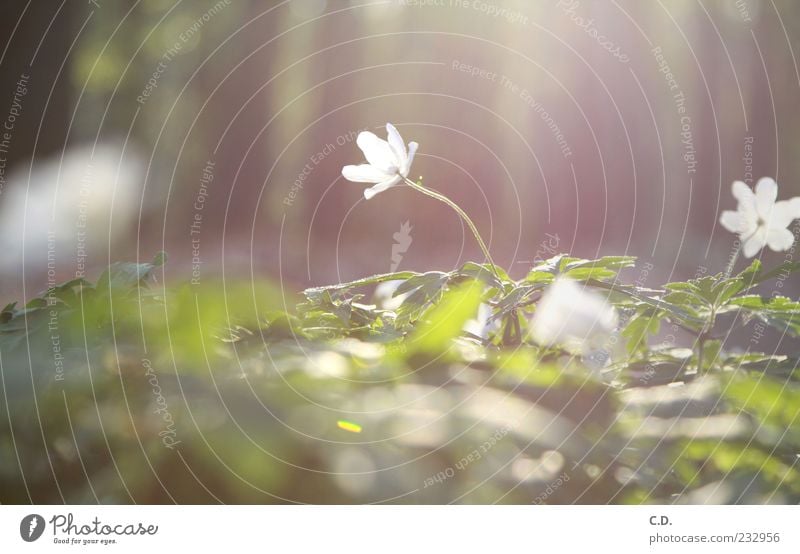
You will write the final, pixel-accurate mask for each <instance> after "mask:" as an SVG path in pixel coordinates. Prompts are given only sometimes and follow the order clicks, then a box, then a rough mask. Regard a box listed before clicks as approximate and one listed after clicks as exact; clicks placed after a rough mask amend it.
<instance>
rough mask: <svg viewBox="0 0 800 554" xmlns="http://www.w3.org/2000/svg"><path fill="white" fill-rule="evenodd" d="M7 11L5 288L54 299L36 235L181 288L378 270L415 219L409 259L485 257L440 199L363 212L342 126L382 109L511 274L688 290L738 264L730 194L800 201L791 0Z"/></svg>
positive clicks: (396, 198)
mask: <svg viewBox="0 0 800 554" xmlns="http://www.w3.org/2000/svg"><path fill="white" fill-rule="evenodd" d="M1 9H2V23H0V24H1V25H3V27H4V32H3V36H4V37H6V40H5V44H4V49H3V51H2V57H0V67H2V71H3V81H2V82H3V90H2V94H1V95H0V99H2V105H3V106H8V107H9V108H10V107H11V106H12V105H13V103H14V99H15V91H16V90H17V88H18V87H17V83H18V82H19V80H20V78H21V77H24V76H25V75H29V79H28V80H27V86H26V89H27V91H26V93H25V94H23V95H22V98H21V100H22V101H21V102H20V104H21V113H20V115H19V117H18V119H17V121H16V124H15V125H14V130H13V132H12V136H11V140H10V145H9V147H8V148H7V154H6V158H7V161H6V163H5V168H4V174H3V189H2V193H0V216H1V217H2V223H0V226H2V229H1V230H2V242H3V245H4V249H5V255H4V256H3V264H4V268H3V275H4V277H3V279H2V289H1V290H0V293H2V294H3V296H4V297H6V298H7V297H16V296H18V295H19V293H20V292H21V290H22V285H23V275H22V269H23V267H24V268H25V275H24V280H25V281H26V282H27V283H26V284H27V285H28V286H30V287H33V288H34V289H36V290H37V291H38V290H40V289H42V288H44V287H45V285H46V283H45V282H44V279H45V275H46V271H45V269H46V265H47V264H46V262H47V258H46V255H47V252H48V248H47V236H46V233H47V232H48V231H53V232H54V233H55V234H56V235H57V241H58V243H59V245H58V246H57V247H53V245H52V244H51V247H50V251H51V255H54V256H55V257H56V258H57V263H56V267H57V272H58V278H59V279H64V278H69V277H70V276H72V274H73V273H75V272H76V270H79V269H80V267H76V266H79V265H80V264H84V265H85V267H86V269H87V271H88V270H91V269H95V270H99V268H102V267H105V266H106V265H107V264H108V262H109V261H115V260H119V259H123V258H125V259H139V258H141V259H144V260H149V259H150V258H151V257H152V255H153V253H154V252H155V251H157V250H161V249H163V250H166V251H167V252H168V253H169V254H170V260H171V263H170V265H169V267H168V269H167V271H168V273H169V275H170V277H174V278H176V279H189V278H191V276H192V261H193V258H194V262H195V264H194V265H195V270H197V266H198V263H197V262H198V261H199V262H200V263H201V264H202V265H201V267H202V270H201V272H202V274H203V275H219V274H220V273H221V272H222V271H223V268H224V270H225V271H226V272H231V273H233V274H242V275H247V276H249V275H250V272H251V271H252V272H254V274H256V275H263V276H270V277H274V278H281V279H283V280H286V281H288V283H289V284H290V287H291V288H295V289H296V288H300V287H303V286H308V285H311V284H321V283H324V282H333V281H336V280H337V279H350V278H355V277H358V276H361V275H365V274H371V273H376V272H385V271H388V270H389V268H390V266H391V265H392V245H393V244H394V243H395V239H394V238H393V235H394V234H395V233H397V232H398V231H400V230H401V226H402V225H403V224H404V223H405V222H409V226H410V227H411V231H410V232H409V233H410V237H411V244H410V245H409V247H408V249H407V252H406V253H405V254H404V255H403V257H402V262H401V264H400V269H405V268H408V269H417V270H426V269H442V270H447V269H451V268H453V267H456V266H457V265H459V264H460V263H463V262H464V261H466V260H468V259H477V258H478V257H479V256H480V252H479V250H478V249H477V247H476V246H475V245H474V244H473V243H472V241H471V240H470V238H469V236H467V235H466V234H465V229H464V228H463V227H462V226H461V224H460V223H459V222H458V219H457V217H456V216H455V214H453V213H451V212H449V211H448V210H447V208H446V207H444V206H441V205H437V203H436V202H433V201H427V200H424V199H420V198H418V197H417V195H415V194H413V193H412V192H411V191H407V190H404V191H401V190H397V191H392V192H391V193H389V194H386V195H381V196H380V197H378V198H376V199H375V200H373V201H371V202H365V201H364V200H363V198H362V196H361V192H362V187H360V186H358V185H355V184H352V183H347V182H344V181H343V180H342V178H341V177H340V173H339V172H340V169H341V167H342V165H344V164H347V163H357V162H358V161H359V160H360V159H361V156H362V155H361V152H360V151H359V150H358V149H357V148H356V146H355V144H354V141H353V137H354V135H355V133H356V132H357V131H358V130H362V129H366V128H371V129H373V130H378V129H379V128H380V127H381V126H382V125H383V124H384V123H385V122H386V121H391V122H393V123H395V124H396V125H397V127H398V128H399V129H400V132H401V133H402V134H403V135H404V137H405V139H406V140H407V141H408V140H416V141H417V142H419V143H420V145H421V147H420V152H419V155H418V157H417V160H416V162H415V164H414V167H413V169H412V174H413V175H414V176H415V177H416V176H419V175H422V176H424V178H425V182H426V183H427V184H428V185H429V186H432V187H434V188H438V189H440V190H441V191H443V192H445V193H446V194H448V195H449V196H451V197H452V198H453V199H454V200H456V201H457V202H458V203H459V204H460V205H462V206H464V207H465V208H466V209H467V211H468V212H469V213H470V214H472V217H473V218H474V219H475V220H476V222H477V224H478V226H479V228H480V229H482V230H483V232H484V233H485V234H486V235H488V237H489V239H490V241H491V246H490V248H491V250H492V251H493V252H494V257H495V259H496V260H497V261H498V263H500V264H501V265H503V266H505V267H508V268H509V269H510V270H511V272H512V274H515V273H516V274H521V273H523V272H524V271H525V270H526V269H527V268H528V267H530V262H531V260H533V258H535V257H536V256H537V251H541V247H542V245H543V244H551V243H553V242H554V240H553V239H552V238H548V237H553V236H555V237H558V239H557V242H558V250H562V251H569V252H571V253H573V254H574V255H576V256H586V257H593V256H597V255H602V254H607V253H615V254H632V255H637V256H639V257H640V259H643V260H646V261H649V262H651V263H653V264H654V266H655V270H654V274H659V275H663V276H670V275H672V276H673V277H675V278H681V277H691V276H693V275H694V274H695V273H696V272H697V271H698V268H703V267H706V268H707V267H711V268H714V269H715V270H716V269H717V268H721V267H723V266H724V263H725V262H726V260H727V258H728V256H729V255H730V252H731V248H732V243H733V237H732V236H730V235H729V234H727V233H726V232H724V231H723V230H721V228H720V226H719V225H718V224H717V223H716V221H717V217H718V213H719V211H720V210H721V209H722V208H730V207H732V205H733V200H732V198H731V197H730V194H729V190H730V189H729V187H730V183H731V181H733V180H735V179H747V180H748V181H750V182H751V184H752V183H753V182H754V179H755V180H757V179H758V177H760V176H764V175H769V176H774V177H775V178H776V179H777V180H778V182H779V183H780V184H781V186H782V188H781V196H782V197H788V196H792V195H797V194H800V157H798V156H797V151H798V147H800V133H798V129H800V125H798V123H800V121H798V118H800V114H798V110H797V98H798V92H800V73H798V68H797V61H796V59H795V54H794V52H795V51H796V50H797V47H798V41H800V17H799V15H800V5H798V4H797V3H796V2H792V1H754V0H747V1H744V0H742V1H738V2H734V1H722V0H703V1H695V0H692V1H688V0H687V1H678V2H668V3H663V2H655V3H645V2H637V1H618V2H615V1H612V2H608V3H605V2H604V3H595V2H591V3H590V2H583V3H580V2H574V1H566V0H565V1H561V2H558V1H555V0H554V1H552V2H521V1H520V2H514V1H506V2H502V3H500V2H498V3H497V4H492V3H491V2H483V1H480V2H474V1H472V0H471V1H469V2H466V1H465V2H455V1H451V0H437V1H435V2H431V1H430V0H429V1H422V2H419V1H417V2H412V1H400V0H391V1H377V2H348V1H344V0H339V1H336V0H330V1H325V0H292V1H290V2H277V1H275V2H271V1H244V0H241V1H240V0H237V1H227V2H226V1H218V0H208V1H197V2H185V1H183V2H181V1H177V2H172V1H166V0H136V1H134V0H127V1H118V2H103V1H100V0H98V1H97V2H88V3H81V2H24V1H17V2H5V3H4V5H3V7H2V8H1ZM493 10H494V11H493ZM502 10H504V11H502ZM596 37H600V38H596ZM606 37H607V38H606ZM658 49H660V50H658ZM665 66H666V69H667V70H668V71H669V72H670V73H671V74H672V75H671V76H672V78H673V79H672V80H668V78H667V74H666V70H663V68H664V67H665ZM473 68H477V69H475V70H474V71H473ZM673 84H674V85H675V86H674V87H672V88H670V87H671V86H672V85H673ZM678 94H680V95H682V97H683V100H680V101H679V100H678V98H676V96H675V95H678ZM17 96H20V95H19V94H17ZM681 107H682V108H683V109H684V110H685V111H684V112H679V109H680V108H681ZM3 111H5V109H4V110H3ZM778 114H780V115H778ZM684 117H688V119H683V118H684ZM687 131H688V133H689V134H688V135H682V133H686V132H687ZM685 139H688V141H687V140H685ZM687 153H688V155H689V157H687V158H685V157H684V156H685V155H687ZM304 168H308V169H306V170H304ZM296 182H299V184H300V185H302V188H299V187H297V186H294V188H293V185H294V184H295V183H296ZM293 191H294V192H293ZM201 193H202V194H201ZM82 194H83V195H82ZM206 194H207V195H206ZM198 195H202V196H203V198H202V199H203V200H205V202H204V206H203V210H202V229H201V230H198V232H197V233H195V234H194V235H192V234H191V229H192V227H191V225H192V223H193V222H194V221H195V220H194V218H195V216H196V214H198V209H197V207H196V200H197V198H198ZM82 199H86V200H88V203H89V204H90V206H89V207H88V208H87V207H86V206H85V205H84V206H83V209H84V211H85V212H86V213H83V214H82V213H81V200H82ZM112 208H113V209H112ZM87 210H88V211H87ZM82 215H83V216H85V217H84V221H83V222H84V223H87V222H88V224H87V225H86V227H87V231H88V233H87V235H86V236H87V237H88V239H87V240H86V241H85V243H81V242H80V240H82V239H80V238H79V236H78V235H77V233H78V232H79V231H81V230H82V229H83V228H82V227H81V226H80V225H78V224H76V222H77V221H78V219H79V218H80V217H81V216H82ZM548 233H549V235H548ZM431 237H435V240H433V239H432V238H431ZM193 238H194V239H200V238H201V239H202V240H201V241H200V242H198V240H195V242H193V241H192V239H193ZM76 242H77V246H76ZM62 244H64V246H61V245H62ZM81 247H85V252H84V250H81ZM23 251H26V253H25V263H24V264H23V263H22V255H23ZM83 253H85V257H82V254H83ZM539 256H540V257H541V252H539ZM700 271H702V269H701V270H700Z"/></svg>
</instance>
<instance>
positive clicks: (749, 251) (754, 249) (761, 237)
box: [742, 227, 767, 258]
mask: <svg viewBox="0 0 800 554" xmlns="http://www.w3.org/2000/svg"><path fill="white" fill-rule="evenodd" d="M766 244H767V230H766V229H765V228H763V227H761V228H759V229H758V230H757V231H756V232H755V233H753V235H752V236H751V237H750V238H749V239H747V240H746V241H744V247H743V248H742V250H743V252H744V255H745V257H746V258H752V257H753V256H755V255H756V254H758V253H759V251H760V250H761V249H762V248H764V246H766Z"/></svg>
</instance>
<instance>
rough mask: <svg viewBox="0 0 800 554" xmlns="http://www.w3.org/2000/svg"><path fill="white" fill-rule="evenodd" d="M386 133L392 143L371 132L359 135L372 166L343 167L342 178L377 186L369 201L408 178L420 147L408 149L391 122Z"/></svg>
mask: <svg viewBox="0 0 800 554" xmlns="http://www.w3.org/2000/svg"><path fill="white" fill-rule="evenodd" d="M386 134H387V139H388V140H383V139H380V138H378V137H377V136H376V135H375V133H370V132H369V131H363V132H361V133H359V134H358V138H357V139H356V144H358V147H359V148H361V151H362V152H364V157H365V158H367V162H369V163H366V164H361V165H346V166H344V167H343V168H342V176H343V177H344V178H345V179H347V180H348V181H353V182H354V183H377V184H376V185H375V186H374V187H370V188H368V189H366V190H365V191H364V198H366V199H367V200H369V199H370V198H372V197H373V196H375V195H376V194H378V193H379V192H383V191H385V190H386V189H388V188H389V187H393V186H394V185H396V184H398V183H400V182H401V181H403V179H405V178H406V177H408V172H409V170H410V169H411V162H413V161H414V154H415V153H416V151H417V148H418V147H419V145H418V144H417V143H416V142H409V143H408V150H406V145H405V143H404V142H403V137H401V136H400V133H398V132H397V129H395V128H394V125H392V124H391V123H387V124H386Z"/></svg>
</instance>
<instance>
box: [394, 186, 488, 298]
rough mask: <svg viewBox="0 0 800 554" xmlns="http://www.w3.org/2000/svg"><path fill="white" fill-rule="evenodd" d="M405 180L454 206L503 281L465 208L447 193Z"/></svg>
mask: <svg viewBox="0 0 800 554" xmlns="http://www.w3.org/2000/svg"><path fill="white" fill-rule="evenodd" d="M405 181H406V184H408V186H410V187H411V188H413V189H415V190H418V191H419V192H421V193H422V194H424V195H426V196H430V197H431V198H435V199H436V200H438V201H439V202H444V203H445V204H447V205H448V206H450V207H451V208H453V209H454V210H455V211H456V213H457V214H458V215H459V216H461V219H463V220H464V222H466V224H467V226H468V227H469V228H470V231H472V234H473V235H475V240H476V241H478V246H480V247H481V250H482V251H483V255H484V256H486V260H487V261H488V262H489V265H490V266H491V267H492V273H494V276H495V277H497V280H498V281H501V282H502V280H501V279H500V275H499V273H498V272H497V266H496V265H495V263H494V261H493V260H492V255H491V254H489V249H488V248H487V247H486V243H484V242H483V239H482V238H481V235H480V233H479V232H478V228H477V227H475V224H474V223H473V222H472V220H471V219H470V218H469V216H468V215H467V213H466V212H465V211H464V210H462V209H461V207H460V206H459V205H458V204H456V203H455V202H453V201H452V200H450V199H449V198H448V197H446V196H445V195H443V194H440V193H438V192H435V191H432V190H430V189H427V188H425V187H423V186H422V185H420V184H419V183H415V182H414V181H412V180H411V179H409V178H408V177H406V178H405Z"/></svg>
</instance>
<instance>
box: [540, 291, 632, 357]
mask: <svg viewBox="0 0 800 554" xmlns="http://www.w3.org/2000/svg"><path fill="white" fill-rule="evenodd" d="M618 321H619V319H618V317H617V312H616V310H615V309H614V306H612V305H611V304H610V303H609V302H608V300H606V298H605V297H603V296H602V295H601V294H599V293H597V292H595V291H590V290H586V287H585V286H582V285H579V284H578V283H576V282H575V281H573V280H571V279H567V278H564V277H559V278H557V279H556V280H555V281H553V283H552V284H551V285H550V286H549V287H548V288H547V290H546V291H545V293H544V295H543V296H542V299H541V300H539V303H538V304H537V305H536V311H535V312H534V313H533V318H532V319H531V336H532V337H533V339H534V340H535V341H536V342H538V343H539V344H541V345H544V346H553V345H556V344H559V345H565V346H573V347H580V348H581V349H582V350H584V351H588V350H589V349H590V348H591V347H592V346H593V345H594V344H595V343H596V342H597V339H600V340H603V339H605V338H607V337H608V336H609V335H610V334H611V333H613V332H614V329H615V328H616V327H617V323H618Z"/></svg>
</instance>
